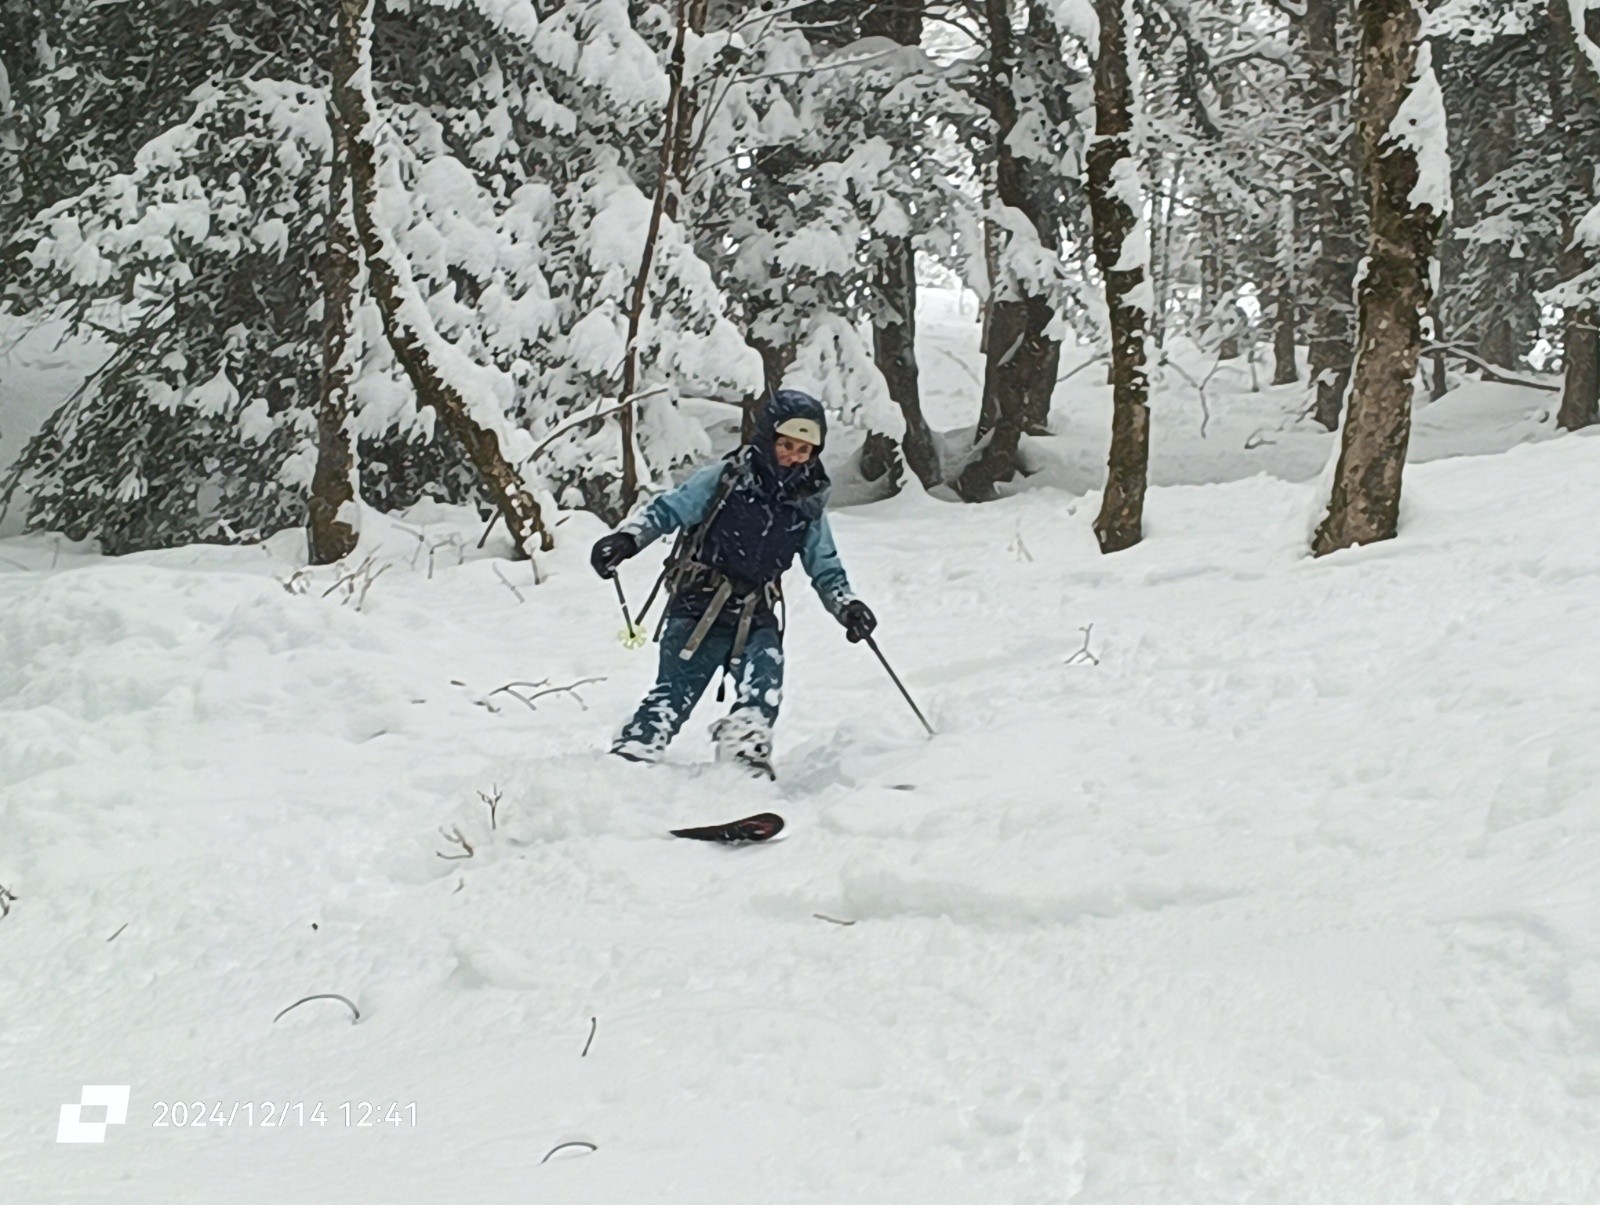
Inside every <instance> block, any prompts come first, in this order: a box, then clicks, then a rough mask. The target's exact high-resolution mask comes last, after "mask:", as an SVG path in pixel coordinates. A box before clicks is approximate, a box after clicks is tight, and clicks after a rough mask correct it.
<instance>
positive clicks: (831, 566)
mask: <svg viewBox="0 0 1600 1205" xmlns="http://www.w3.org/2000/svg"><path fill="white" fill-rule="evenodd" d="M800 564H801V565H802V566H803V567H804V569H805V571H806V573H807V574H809V575H810V577H811V584H812V586H814V587H815V588H816V591H817V597H818V598H820V599H822V605H823V606H825V607H827V608H828V611H829V613H830V614H831V615H832V616H833V617H834V618H835V619H837V618H839V611H840V610H841V609H842V608H843V607H844V605H845V603H847V602H849V601H850V600H851V599H852V598H854V597H855V595H854V594H852V593H851V591H850V579H849V578H848V577H846V576H845V572H844V564H843V563H842V562H841V561H840V560H839V549H838V548H837V547H836V546H835V545H834V542H833V528H831V527H829V526H828V516H827V515H818V516H817V517H816V518H815V519H813V520H812V521H811V526H810V527H808V528H807V529H806V542H805V543H804V544H802V545H801V546H800Z"/></svg>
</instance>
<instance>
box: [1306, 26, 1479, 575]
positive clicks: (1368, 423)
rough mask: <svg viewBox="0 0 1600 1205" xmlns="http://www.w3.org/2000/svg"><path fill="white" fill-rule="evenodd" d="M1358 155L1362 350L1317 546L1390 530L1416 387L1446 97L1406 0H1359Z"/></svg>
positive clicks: (1325, 549) (1440, 201)
mask: <svg viewBox="0 0 1600 1205" xmlns="http://www.w3.org/2000/svg"><path fill="white" fill-rule="evenodd" d="M1356 16H1357V23H1358V25H1359V26H1360V30H1361V63H1360V81H1361V82H1360V95H1359V96H1358V98H1357V108H1356V112H1357V115H1358V119H1359V125H1358V132H1359V135H1360V146H1361V163H1362V168H1363V170H1364V174H1365V176H1366V178H1367V180H1368V182H1369V187H1370V209H1369V215H1370V224H1371V236H1370V239H1369V241H1368V245H1367V258H1366V261H1365V263H1364V265H1363V267H1362V270H1361V272H1360V274H1359V277H1358V279H1357V282H1356V309H1357V351H1356V362H1355V368H1354V371H1353V373H1352V376H1351V383H1350V396H1349V405H1348V407H1347V412H1346V414H1345V421H1344V431H1343V436H1342V442H1341V446H1340V450H1339V459H1338V464H1337V465H1336V468H1335V473H1334V478H1333V492H1332V497H1331V498H1330V499H1329V502H1328V511H1327V514H1326V516H1325V517H1324V518H1323V520H1322V522H1321V524H1320V525H1319V526H1318V527H1317V531H1316V534H1315V536H1314V538H1313V540H1312V551H1313V552H1315V553H1316V554H1317V555H1318V556H1321V555H1323V554H1325V553H1329V552H1334V551H1337V550H1338V549H1341V548H1348V547H1350V546H1351V545H1354V544H1367V543H1371V542H1372V541H1374V540H1385V539H1389V538H1390V537H1392V536H1393V535H1394V534H1395V531H1396V529H1397V528H1398V525H1399V516H1400V480H1401V473H1402V471H1403V470H1404V468H1405V458H1406V445H1407V442H1408V441H1409V438H1410V434H1411V394H1412V383H1413V378H1414V377H1415V376H1416V372H1417V359H1418V355H1419V352H1420V349H1421V346H1422V322H1423V317H1424V315H1425V314H1426V313H1427V311H1428V308H1429V305H1430V304H1431V302H1432V292H1433V288H1432V274H1433V265H1434V244H1435V241H1436V239H1437V237H1438V233H1439V227H1440V223H1441V222H1442V221H1443V219H1444V216H1445V214H1446V213H1447V212H1448V211H1449V209H1450V156H1449V150H1448V146H1447V142H1446V119H1445V112H1444V100H1443V96H1442V95H1441V93H1440V90H1439V81H1438V78H1437V77H1436V76H1435V74H1434V71H1433V63H1432V48H1431V46H1429V44H1428V43H1427V42H1425V41H1422V40H1420V39H1419V36H1418V35H1419V32H1420V29H1421V25H1422V15H1421V13H1420V11H1419V10H1418V9H1417V8H1416V6H1415V5H1414V4H1413V3H1412V0H1360V4H1359V7H1358V9H1357V14H1356Z"/></svg>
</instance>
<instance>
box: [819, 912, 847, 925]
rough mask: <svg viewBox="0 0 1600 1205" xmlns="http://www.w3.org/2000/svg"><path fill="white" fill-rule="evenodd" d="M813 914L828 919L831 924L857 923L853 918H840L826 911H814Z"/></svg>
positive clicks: (821, 918) (820, 918)
mask: <svg viewBox="0 0 1600 1205" xmlns="http://www.w3.org/2000/svg"><path fill="white" fill-rule="evenodd" d="M811 915H812V916H814V917H816V918H817V919H818V920H825V921H827V922H828V923H829V924H830V925H853V924H855V923H856V922H855V921H853V920H840V919H839V918H838V917H837V916H829V915H828V914H827V913H826V912H813V913H812V914H811Z"/></svg>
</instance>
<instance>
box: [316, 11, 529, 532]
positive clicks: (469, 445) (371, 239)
mask: <svg viewBox="0 0 1600 1205" xmlns="http://www.w3.org/2000/svg"><path fill="white" fill-rule="evenodd" d="M372 5H373V0H339V30H338V35H339V36H338V51H337V60H336V62H335V66H334V83H333V95H334V103H335V104H336V105H338V107H339V113H340V117H341V119H342V121H343V123H344V126H345V131H346V135H347V137H348V139H349V146H350V180H351V196H352V200H353V208H354V215H355V226H356V230H357V231H358V232H359V233H360V236H361V247H362V250H363V251H364V252H365V255H366V262H367V276H368V279H369V280H370V281H371V285H372V295H373V298H374V300H376V302H377V303H378V310H379V312H380V313H381V314H382V316H383V329H384V334H385V336H386V337H387V338H388V340H389V346H390V347H391V348H392V349H393V350H394V357H395V359H396V360H398V361H399V363H400V366H401V367H402V368H404V369H405V372H406V376H407V377H408V378H409V379H410V381H411V387H412V388H413V389H415V390H416V393H417V402H418V404H419V405H423V406H431V407H432V408H433V410H434V412H435V413H436V414H438V416H439V418H440V420H441V421H442V422H443V423H444V426H445V429H446V430H447V431H449V432H450V434H451V435H452V436H453V437H455V438H456V439H457V440H459V441H460V443H461V444H462V446H463V447H465V448H466V451H467V455H468V457H469V458H470V459H471V460H472V463H473V466H474V467H475V468H476V469H477V470H478V474H479V476H480V477H481V478H482V480H483V484H484V488H485V489H486V490H487V491H488V493H489V496H490V497H491V498H492V499H493V500H494V502H495V505H496V506H498V507H499V508H500V513H501V515H502V517H504V519H505V521H506V530H507V531H509V532H510V533H511V538H512V539H513V540H514V541H515V542H516V546H517V548H518V550H519V551H520V552H521V553H522V554H523V555H524V556H527V555H531V554H532V553H533V551H534V549H535V548H538V549H542V550H545V551H548V550H549V549H551V548H553V547H555V541H554V540H553V539H552V538H551V535H550V532H549V530H548V529H547V528H546V527H545V525H544V521H543V517H542V516H541V515H540V513H539V504H538V503H537V502H535V501H534V499H533V495H531V494H530V493H529V492H528V489H527V487H526V486H525V485H524V484H523V482H522V478H521V476H520V475H519V474H518V473H517V470H516V468H515V467H514V466H513V465H512V464H511V463H510V462H509V461H508V460H507V459H506V457H505V452H504V449H503V448H502V447H501V446H500V439H499V436H498V435H497V434H496V432H495V431H493V430H491V429H489V428H488V427H485V426H484V425H483V424H482V423H480V422H479V421H478V420H477V418H476V417H475V416H474V415H473V413H472V410H471V408H470V406H469V405H468V402H467V399H466V397H465V396H464V394H463V391H462V389H461V388H460V387H458V386H457V385H456V384H453V383H452V382H451V381H450V380H449V379H447V377H446V375H445V373H446V370H445V368H444V367H443V365H442V363H441V361H442V360H445V359H447V358H453V357H454V356H455V355H457V354H458V353H456V352H455V349H454V348H453V347H451V346H450V344H449V343H448V342H446V341H445V340H444V339H443V338H442V337H441V336H440V335H439V333H438V331H437V330H436V329H435V327H434V325H433V321H432V319H431V317H430V316H429V314H428V309H427V305H426V303H424V302H423V300H422V298H421V296H420V295H419V294H418V293H417V287H416V281H415V279H414V278H413V277H412V275H411V265H410V263H409V262H408V261H407V259H406V256H405V253H404V251H402V250H401V248H400V246H399V244H398V242H396V240H395V239H394V237H393V235H392V234H390V233H389V232H387V231H385V230H383V229H381V228H380V227H379V225H378V222H377V217H376V210H377V202H378V149H377V142H376V129H375V127H376V124H377V120H376V115H375V113H374V111H373V102H372V94H371V87H372V84H371V69H372Z"/></svg>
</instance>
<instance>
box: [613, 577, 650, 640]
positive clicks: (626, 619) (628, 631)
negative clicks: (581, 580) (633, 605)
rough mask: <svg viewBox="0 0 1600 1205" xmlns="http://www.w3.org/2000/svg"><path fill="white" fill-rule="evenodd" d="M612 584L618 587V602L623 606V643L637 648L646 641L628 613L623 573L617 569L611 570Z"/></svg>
mask: <svg viewBox="0 0 1600 1205" xmlns="http://www.w3.org/2000/svg"><path fill="white" fill-rule="evenodd" d="M611 584H612V585H613V586H615V587H616V588H617V603H618V605H619V606H621V607H622V625H623V626H622V643H623V645H624V647H626V648H630V649H636V648H638V647H639V646H640V645H641V644H643V643H644V641H643V639H641V633H640V631H639V629H638V628H637V627H635V626H634V622H633V617H632V616H631V615H629V614H628V600H627V599H626V598H624V597H623V594H622V574H620V573H618V572H617V571H616V570H615V569H613V570H612V571H611Z"/></svg>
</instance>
